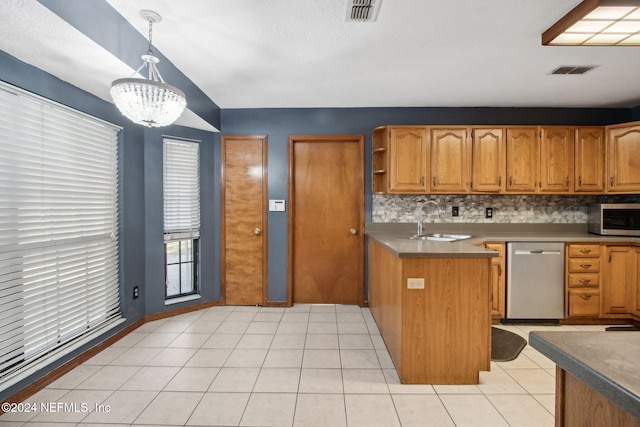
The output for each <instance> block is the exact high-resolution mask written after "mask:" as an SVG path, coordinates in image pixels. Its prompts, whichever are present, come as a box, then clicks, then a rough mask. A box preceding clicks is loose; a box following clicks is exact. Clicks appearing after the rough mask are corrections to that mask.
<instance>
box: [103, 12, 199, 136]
mask: <svg viewBox="0 0 640 427" xmlns="http://www.w3.org/2000/svg"><path fill="white" fill-rule="evenodd" d="M140 15H141V16H142V17H143V18H145V19H146V20H147V21H148V22H149V50H148V52H147V54H146V55H142V60H143V63H142V65H141V66H140V68H138V69H137V70H136V72H135V73H134V75H135V74H137V73H138V72H140V71H141V70H142V69H143V68H145V67H147V68H148V71H149V78H148V79H144V78H136V77H130V78H125V79H118V80H115V81H114V82H113V83H112V84H111V91H110V93H111V98H112V99H113V102H114V103H115V105H116V107H118V110H120V112H121V113H122V114H123V115H124V116H125V117H126V118H128V119H129V120H131V121H132V122H134V123H137V124H140V125H145V126H149V127H160V126H168V125H170V124H172V123H173V122H175V121H176V120H177V119H178V118H179V117H180V115H181V114H182V112H183V111H184V109H185V108H186V106H187V100H186V98H185V96H184V93H183V92H182V91H181V90H179V89H177V88H175V87H173V86H171V85H168V84H166V83H165V82H164V80H163V79H162V76H161V75H160V73H159V72H158V69H157V67H156V64H157V63H158V62H159V59H158V58H156V57H155V56H153V51H152V49H151V45H152V26H153V24H154V23H157V22H160V20H161V19H162V18H161V17H160V15H158V14H157V13H155V12H153V11H150V10H142V11H141V12H140Z"/></svg>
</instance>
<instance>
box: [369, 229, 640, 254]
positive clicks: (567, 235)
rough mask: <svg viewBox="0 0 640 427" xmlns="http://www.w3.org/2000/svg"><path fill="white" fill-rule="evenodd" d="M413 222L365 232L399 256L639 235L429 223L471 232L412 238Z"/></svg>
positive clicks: (633, 240) (639, 240) (618, 239)
mask: <svg viewBox="0 0 640 427" xmlns="http://www.w3.org/2000/svg"><path fill="white" fill-rule="evenodd" d="M416 229H417V225H416V224H415V223H369V224H367V226H366V234H367V236H369V238H372V239H374V240H375V241H376V242H378V243H380V244H381V245H383V246H384V247H385V248H387V249H388V250H389V251H390V252H391V253H393V254H394V255H395V256H397V257H399V258H491V257H495V256H497V253H496V252H494V251H490V250H488V249H484V248H481V247H478V246H475V245H477V244H479V243H484V242H569V243H571V242H574V243H580V242H596V243H634V244H639V245H640V238H638V237H630V236H600V235H597V234H591V233H589V232H587V227H586V224H486V223H468V224H465V223H432V224H426V225H425V227H424V230H425V231H424V232H425V233H428V234H431V233H452V234H470V235H471V236H472V237H471V238H469V239H465V240H458V241H455V242H433V241H422V240H412V239H409V237H410V236H411V235H413V234H415V232H416Z"/></svg>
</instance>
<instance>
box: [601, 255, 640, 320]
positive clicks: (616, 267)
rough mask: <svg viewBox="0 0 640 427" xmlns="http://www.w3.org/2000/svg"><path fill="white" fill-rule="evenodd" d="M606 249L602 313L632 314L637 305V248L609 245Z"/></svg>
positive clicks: (611, 315) (608, 315)
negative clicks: (635, 288) (635, 293)
mask: <svg viewBox="0 0 640 427" xmlns="http://www.w3.org/2000/svg"><path fill="white" fill-rule="evenodd" d="M605 251H606V252H605V263H604V272H605V275H604V286H603V298H602V314H603V315H605V316H606V317H617V316H616V315H627V314H630V313H631V312H632V307H633V306H634V305H635V304H634V301H633V291H634V289H633V284H634V283H636V281H635V276H636V271H637V267H636V248H635V247H633V246H612V245H607V246H606V249H605Z"/></svg>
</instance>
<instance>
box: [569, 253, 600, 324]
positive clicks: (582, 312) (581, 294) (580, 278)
mask: <svg viewBox="0 0 640 427" xmlns="http://www.w3.org/2000/svg"><path fill="white" fill-rule="evenodd" d="M601 258H602V246H601V245H599V244H598V243H580V244H578V243H570V244H567V245H566V266H565V271H566V281H565V290H566V299H565V301H566V302H565V305H566V312H567V316H568V317H599V316H600V281H601V280H600V274H601V268H600V264H601Z"/></svg>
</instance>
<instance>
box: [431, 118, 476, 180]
mask: <svg viewBox="0 0 640 427" xmlns="http://www.w3.org/2000/svg"><path fill="white" fill-rule="evenodd" d="M467 133H468V131H467V127H451V128H440V127H434V128H429V145H430V147H431V156H430V157H431V164H430V170H431V176H430V181H431V182H430V185H431V192H432V193H466V192H467V191H468V189H469V181H470V178H471V151H470V150H471V146H470V144H469V142H468V140H467Z"/></svg>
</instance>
